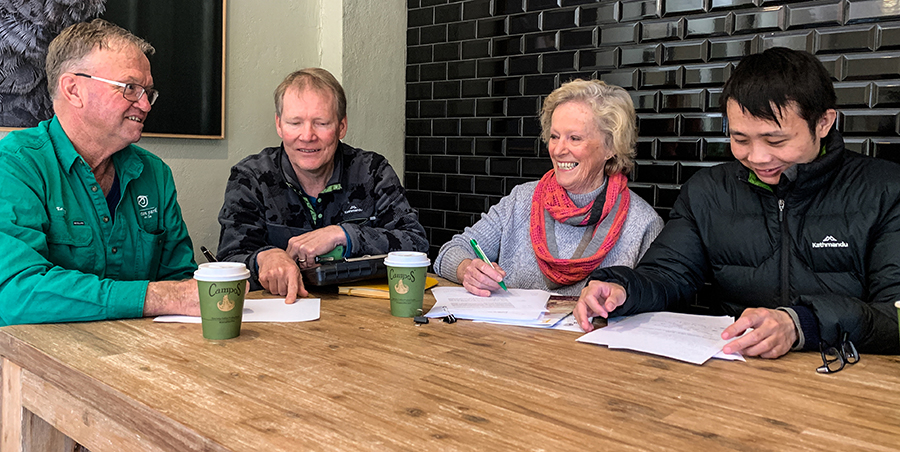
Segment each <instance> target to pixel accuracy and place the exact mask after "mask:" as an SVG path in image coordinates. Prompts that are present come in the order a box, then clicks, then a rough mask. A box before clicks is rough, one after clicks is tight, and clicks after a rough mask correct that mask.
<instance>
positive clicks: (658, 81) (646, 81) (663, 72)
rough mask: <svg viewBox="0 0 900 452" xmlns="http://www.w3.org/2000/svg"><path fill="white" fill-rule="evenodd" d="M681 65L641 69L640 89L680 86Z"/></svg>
mask: <svg viewBox="0 0 900 452" xmlns="http://www.w3.org/2000/svg"><path fill="white" fill-rule="evenodd" d="M681 72H682V68H681V66H675V67H667V68H647V69H641V89H649V88H656V89H660V88H680V87H681V80H682V76H681Z"/></svg>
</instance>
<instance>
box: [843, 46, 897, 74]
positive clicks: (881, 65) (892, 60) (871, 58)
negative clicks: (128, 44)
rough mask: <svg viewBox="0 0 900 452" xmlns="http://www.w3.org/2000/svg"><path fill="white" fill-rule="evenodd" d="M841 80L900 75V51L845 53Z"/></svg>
mask: <svg viewBox="0 0 900 452" xmlns="http://www.w3.org/2000/svg"><path fill="white" fill-rule="evenodd" d="M843 61H844V64H843V68H844V72H843V78H842V79H841V80H871V79H879V78H898V77H900V53H869V54H861V55H845V56H844V57H843Z"/></svg>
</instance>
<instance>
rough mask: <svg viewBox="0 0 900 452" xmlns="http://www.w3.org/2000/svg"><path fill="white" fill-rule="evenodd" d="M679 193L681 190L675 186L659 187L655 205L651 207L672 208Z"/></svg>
mask: <svg viewBox="0 0 900 452" xmlns="http://www.w3.org/2000/svg"><path fill="white" fill-rule="evenodd" d="M679 193H681V190H680V189H679V187H677V186H660V187H659V188H658V191H657V195H656V204H654V205H653V207H664V208H672V207H673V206H674V205H675V200H676V199H678V194H679Z"/></svg>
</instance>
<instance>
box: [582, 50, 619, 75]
mask: <svg viewBox="0 0 900 452" xmlns="http://www.w3.org/2000/svg"><path fill="white" fill-rule="evenodd" d="M578 66H579V68H580V69H582V70H613V69H615V68H617V67H619V49H618V48H617V47H612V48H609V49H605V50H582V51H580V52H578Z"/></svg>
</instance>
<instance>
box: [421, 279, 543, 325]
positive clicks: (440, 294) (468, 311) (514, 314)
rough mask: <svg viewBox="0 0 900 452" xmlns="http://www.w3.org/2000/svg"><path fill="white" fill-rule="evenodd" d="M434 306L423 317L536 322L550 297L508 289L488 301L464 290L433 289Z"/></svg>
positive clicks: (541, 293) (461, 288)
mask: <svg viewBox="0 0 900 452" xmlns="http://www.w3.org/2000/svg"><path fill="white" fill-rule="evenodd" d="M431 293H432V294H434V299H435V303H434V306H433V307H432V308H431V310H430V311H428V314H425V316H426V317H443V316H446V315H447V313H451V314H453V315H454V316H455V317H456V318H458V319H470V320H499V321H510V320H536V319H538V318H539V317H540V316H541V314H542V313H543V312H544V308H545V306H547V300H548V299H550V293H549V292H546V291H543V290H526V289H509V291H508V292H507V291H498V292H494V293H492V294H491V296H490V297H479V296H478V295H473V294H471V293H469V292H467V291H466V289H465V288H464V287H456V286H454V287H435V288H433V289H431Z"/></svg>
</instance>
